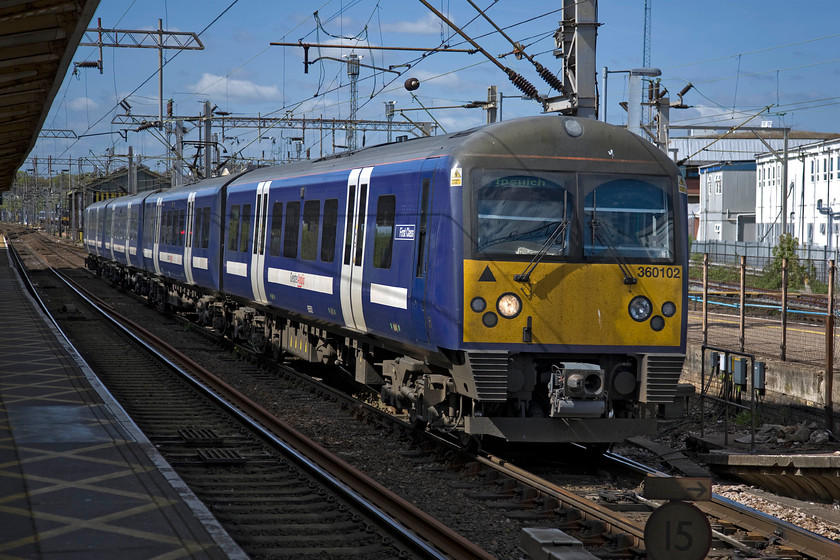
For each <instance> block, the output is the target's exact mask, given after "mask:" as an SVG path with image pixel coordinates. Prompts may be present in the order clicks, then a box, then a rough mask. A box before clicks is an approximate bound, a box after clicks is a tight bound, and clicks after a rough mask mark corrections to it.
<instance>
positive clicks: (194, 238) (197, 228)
mask: <svg viewBox="0 0 840 560" xmlns="http://www.w3.org/2000/svg"><path fill="white" fill-rule="evenodd" d="M193 215H194V222H195V223H194V225H193V227H192V230H191V231H190V234H189V235H188V236H187V246H189V247H192V246H195V248H196V249H198V248H200V247H201V229H202V228H203V227H204V216H203V215H202V213H201V208H199V209H197V210H196V209H195V208H193Z"/></svg>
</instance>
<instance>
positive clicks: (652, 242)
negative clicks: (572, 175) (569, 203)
mask: <svg viewBox="0 0 840 560" xmlns="http://www.w3.org/2000/svg"><path fill="white" fill-rule="evenodd" d="M581 188H582V192H583V193H584V202H583V205H584V209H583V216H584V218H583V220H584V224H583V225H584V227H583V255H584V258H587V257H596V258H598V257H604V258H612V257H618V258H626V259H641V260H650V261H659V262H672V261H673V259H674V214H673V210H672V207H671V204H670V200H671V199H670V194H669V189H668V182H667V181H666V180H665V179H661V180H660V179H657V178H652V177H645V178H634V177H621V178H616V177H615V176H600V175H582V176H581Z"/></svg>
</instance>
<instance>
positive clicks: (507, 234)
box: [474, 171, 575, 257]
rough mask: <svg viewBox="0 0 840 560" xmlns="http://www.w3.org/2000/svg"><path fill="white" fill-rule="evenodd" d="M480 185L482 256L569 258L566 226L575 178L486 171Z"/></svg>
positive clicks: (477, 197)
mask: <svg viewBox="0 0 840 560" xmlns="http://www.w3.org/2000/svg"><path fill="white" fill-rule="evenodd" d="M477 179H478V180H477V181H476V182H475V183H474V184H477V188H476V189H475V212H476V219H477V221H476V226H475V227H476V229H475V232H476V233H477V238H476V249H477V251H478V252H479V253H488V254H493V255H523V256H527V255H535V254H537V253H539V252H541V251H542V252H543V254H544V255H545V256H549V257H551V256H555V257H556V256H563V255H566V254H567V252H568V235H567V230H566V226H567V225H568V224H569V221H570V220H571V217H572V215H573V214H574V196H573V192H574V185H575V180H574V175H560V174H545V175H539V176H538V175H524V174H505V173H503V172H490V171H485V172H482V173H481V174H480V177H478V178H477ZM567 185H568V187H567Z"/></svg>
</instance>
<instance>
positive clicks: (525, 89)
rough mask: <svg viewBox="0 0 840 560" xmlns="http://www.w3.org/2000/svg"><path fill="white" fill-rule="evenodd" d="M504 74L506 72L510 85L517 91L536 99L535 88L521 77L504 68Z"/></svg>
mask: <svg viewBox="0 0 840 560" xmlns="http://www.w3.org/2000/svg"><path fill="white" fill-rule="evenodd" d="M505 72H507V75H508V78H510V81H511V83H513V85H515V86H516V87H517V89H519V91H521V92H522V93H524V94H525V95H527V96H528V97H530V98H531V99H536V98H537V88H535V87H534V86H533V84H531V82H529V81H528V80H526V79H525V78H524V77H523V76H522V75H520V74H517V73H516V72H514V71H513V70H511V69H510V68H505Z"/></svg>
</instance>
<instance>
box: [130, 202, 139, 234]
mask: <svg viewBox="0 0 840 560" xmlns="http://www.w3.org/2000/svg"><path fill="white" fill-rule="evenodd" d="M139 224H140V207H139V206H138V205H136V204H135V205H133V206H132V207H131V210H129V214H128V240H129V241H137V226H138V225H139Z"/></svg>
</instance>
